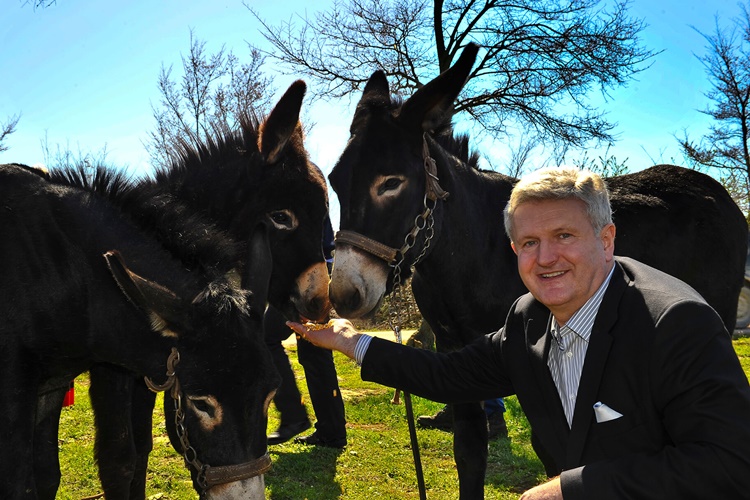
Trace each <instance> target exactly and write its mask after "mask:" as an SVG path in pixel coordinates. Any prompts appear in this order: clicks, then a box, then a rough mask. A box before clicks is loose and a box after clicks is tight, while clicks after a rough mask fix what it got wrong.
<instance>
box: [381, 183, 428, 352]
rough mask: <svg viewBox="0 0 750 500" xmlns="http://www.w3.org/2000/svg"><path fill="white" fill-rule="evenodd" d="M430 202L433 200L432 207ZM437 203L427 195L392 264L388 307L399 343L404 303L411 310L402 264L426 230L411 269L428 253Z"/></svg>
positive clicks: (390, 321)
mask: <svg viewBox="0 0 750 500" xmlns="http://www.w3.org/2000/svg"><path fill="white" fill-rule="evenodd" d="M430 202H432V207H430ZM436 203H437V202H436V201H434V200H429V199H428V197H427V196H426V195H425V197H424V202H423V204H424V210H423V211H422V213H420V214H419V215H417V216H416V217H415V218H414V226H413V227H412V230H411V231H409V234H407V235H406V237H405V238H404V244H403V246H402V247H401V249H400V250H399V251H398V255H397V257H396V260H395V262H394V263H393V264H392V267H393V290H392V291H391V302H390V304H389V307H388V323H389V325H390V327H391V329H392V330H393V333H394V334H395V336H396V342H398V343H399V344H401V343H402V337H401V324H402V316H401V313H402V310H403V309H404V304H406V307H405V309H406V312H407V313H408V312H409V311H410V310H411V305H410V304H409V303H408V301H407V300H406V299H405V297H404V293H405V292H404V290H403V282H402V278H401V271H402V266H403V263H404V259H405V257H406V252H408V251H409V250H410V249H411V248H413V247H414V245H415V244H416V242H417V236H418V235H419V233H420V232H421V231H424V234H425V242H424V245H423V246H422V250H421V251H420V252H419V255H417V258H416V259H414V262H413V263H412V264H411V265H410V266H409V269H410V270H412V271H413V269H414V266H416V265H417V264H418V263H419V262H420V261H421V260H422V258H423V257H424V256H425V255H426V254H427V249H429V248H430V244H431V243H432V238H433V237H434V236H435V218H434V217H433V210H434V208H435V205H436Z"/></svg>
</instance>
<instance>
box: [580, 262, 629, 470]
mask: <svg viewBox="0 0 750 500" xmlns="http://www.w3.org/2000/svg"><path fill="white" fill-rule="evenodd" d="M627 286H628V283H627V280H626V278H625V275H624V272H623V270H622V268H621V267H620V265H619V264H617V263H615V271H614V273H613V274H612V278H611V279H610V282H609V286H608V288H607V291H606V292H605V294H604V299H603V300H602V304H601V306H600V307H599V312H598V313H597V315H596V319H595V320H594V326H593V329H592V331H591V337H590V338H589V346H588V349H587V350H586V359H585V361H584V363H583V370H582V372H581V380H580V383H579V385H578V395H577V397H576V407H575V412H574V414H573V426H572V428H571V430H570V439H569V441H568V450H567V456H566V459H565V468H566V469H567V468H573V467H577V466H579V465H581V457H582V454H583V450H584V447H585V445H586V439H587V437H588V433H589V431H590V430H591V426H592V425H596V424H595V422H596V421H595V420H594V409H593V407H594V403H596V402H597V399H596V398H597V394H598V392H599V384H600V382H601V379H602V374H603V372H604V367H605V366H606V364H607V357H608V356H609V350H610V348H611V347H612V343H613V341H614V336H613V331H612V330H613V328H614V325H615V323H616V322H617V309H618V307H619V304H620V300H621V298H622V294H623V293H624V291H625V289H626V288H627Z"/></svg>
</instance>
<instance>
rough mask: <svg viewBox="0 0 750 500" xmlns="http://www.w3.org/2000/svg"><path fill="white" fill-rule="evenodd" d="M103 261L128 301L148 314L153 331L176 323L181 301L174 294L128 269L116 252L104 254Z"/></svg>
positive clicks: (180, 309)
mask: <svg viewBox="0 0 750 500" xmlns="http://www.w3.org/2000/svg"><path fill="white" fill-rule="evenodd" d="M104 259H105V260H106V261H107V267H109V271H110V272H111V273H112V276H113V277H114V278H115V281H116V282H117V284H118V286H119V287H120V290H122V292H123V293H124V294H125V296H126V297H127V298H128V300H130V302H132V303H133V304H135V305H136V306H138V307H139V308H141V309H143V310H144V311H146V312H148V313H149V315H150V319H151V323H152V326H153V327H154V330H157V331H161V330H164V329H165V328H166V323H165V322H176V321H177V320H178V319H179V318H180V316H181V314H180V313H181V311H182V301H181V300H180V298H179V297H178V296H177V295H176V294H175V293H174V292H172V291H171V290H169V289H168V288H166V287H164V286H162V285H160V284H158V283H156V282H153V281H150V280H147V279H146V278H143V277H141V276H139V275H137V274H135V273H134V272H133V271H131V270H130V269H128V266H127V265H126V264H125V260H124V259H123V258H122V256H121V255H120V253H119V252H118V251H116V250H111V251H109V252H107V253H105V254H104Z"/></svg>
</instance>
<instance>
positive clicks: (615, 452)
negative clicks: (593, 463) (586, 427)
mask: <svg viewBox="0 0 750 500" xmlns="http://www.w3.org/2000/svg"><path fill="white" fill-rule="evenodd" d="M651 441H653V439H652V438H650V436H649V432H648V426H647V425H646V422H645V420H644V418H643V416H642V415H623V416H622V417H620V418H617V419H614V420H609V421H607V422H602V423H593V424H592V431H591V442H592V448H593V449H596V450H597V451H598V454H600V456H601V457H602V458H611V457H616V456H622V455H623V453H634V452H638V451H644V446H645V447H648V448H651V446H650V444H651V443H650V442H651Z"/></svg>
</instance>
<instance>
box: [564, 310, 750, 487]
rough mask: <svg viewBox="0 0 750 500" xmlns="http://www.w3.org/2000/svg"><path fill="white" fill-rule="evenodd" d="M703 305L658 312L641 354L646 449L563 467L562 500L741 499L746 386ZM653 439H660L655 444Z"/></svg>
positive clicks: (748, 456)
mask: <svg viewBox="0 0 750 500" xmlns="http://www.w3.org/2000/svg"><path fill="white" fill-rule="evenodd" d="M707 309H708V308H707V307H706V306H705V305H701V304H698V303H696V302H689V301H685V302H680V303H677V304H675V305H673V306H672V307H670V308H669V309H668V310H666V311H665V312H664V313H663V314H661V315H660V316H659V319H658V321H657V324H656V335H655V337H654V342H653V344H652V345H650V346H644V352H643V355H644V356H648V357H649V362H648V365H647V366H648V367H649V368H648V369H649V372H650V373H649V379H650V381H651V385H652V387H653V391H652V392H651V396H650V397H649V396H647V395H645V394H644V399H643V401H642V404H644V405H653V409H654V410H655V411H653V412H652V413H653V414H655V415H659V417H658V418H657V419H655V420H656V421H653V422H645V423H644V424H643V425H647V426H651V427H650V428H651V429H652V431H653V432H652V436H653V441H654V443H653V449H654V451H653V452H649V453H646V452H644V453H625V454H620V455H619V456H617V455H618V454H617V453H615V454H613V458H611V459H608V460H601V461H597V462H594V463H590V464H588V465H585V466H582V467H578V468H575V469H571V470H568V471H564V472H563V473H562V474H561V481H562V488H563V496H564V497H565V499H566V500H574V499H590V498H610V499H619V498H622V499H624V498H638V499H681V500H682V499H691V498H695V499H705V498H747V496H748V494H750V493H749V492H750V388H749V387H748V382H747V378H746V376H745V374H744V372H743V370H742V367H741V366H740V363H739V360H738V358H737V355H736V354H735V352H734V349H733V347H732V343H731V340H730V338H729V336H728V335H727V333H726V331H725V330H724V328H723V325H722V324H721V321H720V319H719V318H718V316H717V315H715V314H710V313H708V312H707ZM660 440H664V441H666V442H664V443H660Z"/></svg>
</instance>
